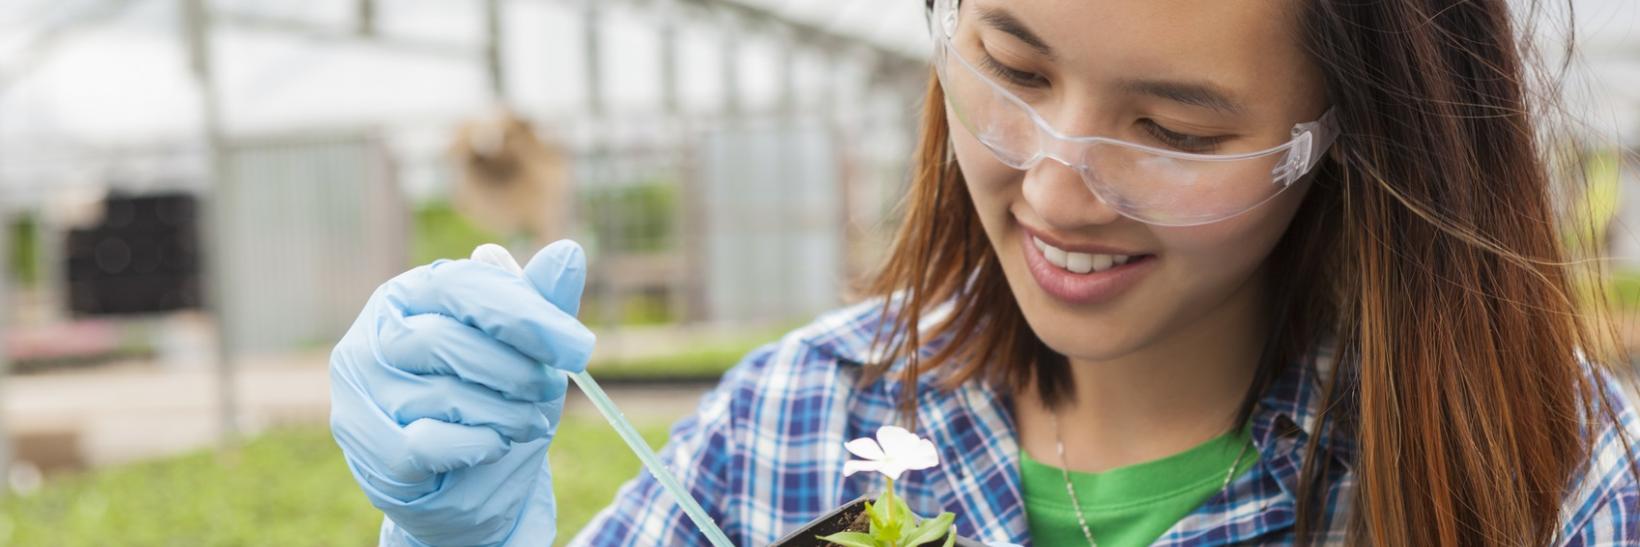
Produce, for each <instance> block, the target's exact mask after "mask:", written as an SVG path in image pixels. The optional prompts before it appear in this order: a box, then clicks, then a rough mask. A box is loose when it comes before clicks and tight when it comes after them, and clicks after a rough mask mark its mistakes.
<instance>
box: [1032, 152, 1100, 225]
mask: <svg viewBox="0 0 1640 547" xmlns="http://www.w3.org/2000/svg"><path fill="white" fill-rule="evenodd" d="M1023 192H1024V195H1025V202H1026V203H1028V204H1030V206H1031V210H1033V211H1035V212H1036V214H1037V215H1038V216H1039V217H1040V218H1041V219H1042V221H1043V222H1046V223H1048V224H1049V225H1050V226H1048V227H1049V228H1052V229H1059V230H1065V231H1074V230H1076V229H1078V228H1082V227H1085V226H1088V225H1090V224H1110V223H1112V222H1116V221H1117V220H1119V219H1121V218H1122V215H1121V214H1120V213H1117V212H1116V210H1115V209H1112V208H1111V207H1110V205H1107V204H1106V203H1105V202H1104V200H1101V199H1099V196H1096V195H1094V194H1093V192H1092V191H1089V190H1088V187H1087V185H1086V184H1085V183H1084V182H1083V181H1082V174H1081V173H1079V172H1077V170H1076V169H1075V168H1074V167H1071V166H1070V164H1068V163H1065V161H1064V160H1062V159H1059V158H1057V157H1051V156H1050V157H1045V158H1043V161H1040V162H1037V164H1036V165H1034V166H1032V167H1031V169H1030V170H1029V171H1026V172H1025V182H1024V189H1023Z"/></svg>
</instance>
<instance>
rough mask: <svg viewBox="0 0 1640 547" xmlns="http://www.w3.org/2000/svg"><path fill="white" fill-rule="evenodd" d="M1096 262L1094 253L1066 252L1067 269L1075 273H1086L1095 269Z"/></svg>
mask: <svg viewBox="0 0 1640 547" xmlns="http://www.w3.org/2000/svg"><path fill="white" fill-rule="evenodd" d="M1096 262H1097V261H1095V260H1094V258H1093V255H1090V254H1088V253H1065V269H1067V270H1070V271H1072V272H1075V273H1079V274H1084V273H1088V272H1091V271H1093V268H1094V264H1095V263H1096Z"/></svg>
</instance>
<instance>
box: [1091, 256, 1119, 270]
mask: <svg viewBox="0 0 1640 547" xmlns="http://www.w3.org/2000/svg"><path fill="white" fill-rule="evenodd" d="M1091 258H1092V259H1093V269H1095V270H1098V271H1101V272H1102V271H1105V270H1109V269H1110V265H1111V263H1112V262H1115V260H1116V259H1115V258H1113V257H1111V255H1093V256H1092V257H1091Z"/></svg>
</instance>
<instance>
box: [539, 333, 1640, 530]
mask: <svg viewBox="0 0 1640 547" xmlns="http://www.w3.org/2000/svg"><path fill="white" fill-rule="evenodd" d="M880 309H881V304H880V301H878V302H866V303H862V304H859V305H855V306H853V307H850V308H845V309H842V310H839V311H835V312H832V313H830V314H827V315H824V316H822V317H821V318H820V319H818V320H816V321H815V322H814V323H812V324H810V325H808V326H805V327H803V328H800V329H798V330H796V331H793V332H791V333H790V334H788V335H786V336H785V337H783V338H782V339H781V340H779V341H778V342H775V343H772V344H770V345H767V346H764V347H762V348H760V349H758V350H756V351H754V352H752V353H751V354H749V355H747V356H746V358H745V359H744V360H742V362H741V363H739V364H738V365H736V366H735V367H734V368H733V369H732V370H730V371H729V373H728V374H726V375H725V376H724V377H723V380H722V382H721V383H720V385H719V386H718V387H717V388H716V389H715V390H713V391H712V392H710V393H709V394H708V395H706V397H705V398H704V399H703V400H702V401H701V403H700V406H699V408H698V409H697V411H696V413H695V414H694V415H693V416H689V417H686V418H684V419H683V420H682V421H680V422H679V423H677V425H676V426H674V427H673V428H672V432H671V440H670V441H669V442H668V443H667V445H666V446H665V448H664V449H662V451H661V458H662V459H663V460H664V461H665V462H667V464H668V466H669V467H670V468H671V469H672V470H673V471H674V473H676V474H677V476H678V479H679V480H680V481H682V483H683V484H684V485H685V486H686V487H687V488H689V489H690V490H691V492H692V493H693V495H694V497H695V499H697V500H699V501H700V502H701V504H702V505H703V506H704V507H705V509H706V510H707V511H708V512H709V513H710V514H711V516H712V518H713V520H715V521H716V522H717V523H718V525H719V526H720V527H721V528H722V529H723V531H724V532H725V533H726V534H728V536H729V538H730V540H731V541H733V542H734V543H735V544H736V545H741V546H762V545H768V544H770V543H773V542H774V541H776V540H778V539H779V538H780V537H781V536H783V535H784V534H785V533H787V532H789V531H791V530H793V529H796V528H797V527H800V526H802V525H804V524H805V523H807V522H809V521H810V520H812V519H814V518H815V517H817V516H819V515H821V514H822V513H824V512H826V511H828V510H830V509H832V508H833V507H836V506H837V505H839V504H841V503H843V502H847V501H849V500H852V499H854V498H857V497H859V496H861V495H864V494H867V493H875V492H877V491H878V490H880V489H881V487H882V481H881V479H880V478H879V477H877V475H875V474H871V473H861V474H856V475H855V476H852V477H844V476H843V472H842V471H843V462H845V461H847V460H848V459H849V455H848V453H847V452H846V451H845V450H844V449H843V443H844V442H846V441H848V440H850V439H854V438H858V437H866V436H871V435H873V434H874V432H875V431H876V429H877V428H878V427H879V426H882V425H886V424H902V425H903V424H904V421H903V420H899V419H898V418H900V417H899V416H897V414H898V412H897V410H896V404H895V403H896V401H898V400H899V395H900V393H901V390H903V389H912V388H911V387H908V386H906V385H905V383H904V382H901V381H898V380H896V378H897V375H896V374H892V373H891V374H888V375H886V376H885V377H884V379H882V380H879V381H877V382H874V383H872V384H870V385H868V386H864V387H860V386H857V385H856V384H857V382H856V379H857V378H858V377H859V376H860V374H861V370H862V363H866V362H873V361H874V359H872V357H873V356H872V355H870V351H871V349H872V348H871V343H872V337H873V335H874V334H876V333H877V331H878V329H879V327H880V326H881V321H880V318H879V311H880ZM939 343H943V342H942V341H939V340H936V341H934V342H932V343H930V344H928V345H927V347H925V351H929V350H931V349H932V348H933V347H935V346H937V345H938V344H939ZM1330 362H1331V356H1330V355H1325V354H1316V355H1311V356H1309V357H1307V358H1306V359H1305V362H1303V363H1300V364H1299V365H1300V366H1289V367H1286V372H1285V373H1283V374H1282V375H1281V376H1279V377H1278V378H1277V379H1276V381H1275V383H1274V384H1273V385H1272V386H1271V387H1270V388H1269V389H1268V390H1267V391H1266V392H1265V394H1264V395H1263V396H1262V398H1261V400H1260V404H1259V405H1258V407H1257V409H1256V410H1255V412H1254V414H1253V417H1252V438H1253V441H1254V444H1255V446H1256V447H1257V449H1258V451H1259V454H1260V457H1259V459H1258V461H1257V463H1256V465H1255V466H1254V467H1253V468H1252V469H1250V470H1249V471H1247V472H1245V473H1243V474H1242V475H1240V476H1239V477H1237V479H1236V480H1235V481H1234V482H1232V483H1231V485H1230V486H1229V487H1228V488H1227V489H1226V490H1225V491H1222V492H1219V493H1218V494H1216V495H1215V496H1214V497H1213V498H1211V499H1209V500H1208V501H1207V502H1205V503H1204V504H1203V505H1202V506H1201V507H1199V508H1197V509H1196V510H1195V512H1193V513H1191V514H1190V515H1188V516H1186V517H1185V518H1184V519H1183V520H1180V521H1179V522H1178V523H1176V524H1175V525H1174V526H1173V528H1172V529H1170V530H1168V531H1167V532H1166V533H1165V534H1164V535H1163V536H1162V537H1161V538H1160V539H1159V540H1158V541H1157V543H1156V545H1166V546H1184V545H1192V546H1195V545H1225V544H1260V545H1269V544H1274V545H1283V544H1291V543H1292V542H1293V540H1294V538H1293V537H1292V534H1293V532H1294V531H1293V525H1294V522H1295V518H1296V512H1295V506H1296V503H1297V502H1296V499H1295V496H1297V491H1298V482H1299V472H1300V470H1301V468H1302V466H1303V459H1304V456H1305V454H1304V446H1305V443H1306V442H1307V440H1308V438H1309V436H1310V435H1313V434H1315V425H1316V423H1315V422H1316V417H1317V411H1318V410H1319V409H1318V408H1317V407H1318V405H1319V401H1318V399H1319V397H1320V388H1319V386H1318V384H1317V382H1318V381H1319V380H1318V378H1321V377H1323V375H1324V374H1327V370H1328V369H1329V368H1330ZM902 364H903V363H898V364H895V365H893V366H895V367H898V366H900V365H902ZM923 376H924V378H922V379H921V380H919V381H918V383H917V385H916V386H915V387H914V389H916V390H917V401H918V402H917V407H918V410H917V412H918V413H919V416H918V417H917V418H918V424H919V431H917V433H918V434H920V435H922V436H923V437H925V438H929V439H932V440H933V442H934V444H935V445H936V446H938V447H939V450H940V465H939V466H937V467H934V468H931V469H928V470H923V471H912V472H909V473H908V474H907V475H905V476H902V477H901V479H900V480H899V481H896V484H897V490H898V493H899V494H901V495H902V496H903V497H904V498H905V500H907V502H908V503H909V504H910V506H911V507H912V508H913V509H914V510H916V511H917V512H918V513H919V514H924V515H932V514H937V513H939V512H941V511H951V512H954V513H956V514H957V522H956V527H957V530H958V532H959V533H960V534H962V535H963V536H966V537H970V538H974V539H978V540H980V541H983V542H987V543H991V542H1011V543H1017V544H1020V545H1026V546H1029V545H1031V540H1030V536H1029V531H1028V530H1027V526H1026V518H1025V504H1024V502H1023V501H1022V499H1021V497H1020V485H1019V460H1018V457H1019V445H1018V444H1017V440H1016V434H1015V430H1014V421H1013V418H1012V415H1011V410H1010V409H1011V404H1010V402H1009V400H1008V398H1007V397H1006V395H1005V394H1003V393H999V392H997V391H995V390H993V389H991V388H990V387H989V386H987V385H986V384H985V383H983V382H979V381H971V382H966V383H964V384H963V385H962V386H960V387H959V388H957V389H955V390H954V391H950V392H945V391H941V390H939V389H937V388H936V387H935V385H934V384H935V382H936V381H937V378H936V377H935V376H934V373H929V374H924V375H923ZM1607 385H1608V389H1609V392H1610V393H1612V394H1613V395H1615V396H1614V397H1613V400H1614V401H1616V402H1617V404H1619V405H1621V407H1620V408H1619V409H1618V410H1619V411H1620V415H1621V418H1622V424H1623V427H1625V428H1627V430H1628V431H1629V432H1630V433H1629V434H1630V436H1631V438H1640V435H1637V434H1636V433H1635V432H1636V431H1637V429H1640V428H1637V427H1636V426H1635V412H1634V409H1633V408H1632V407H1631V404H1630V399H1629V398H1628V396H1626V395H1624V392H1623V391H1622V390H1620V389H1617V388H1615V387H1613V386H1612V385H1611V384H1607ZM1337 429H1338V428H1333V427H1328V428H1326V430H1327V431H1326V432H1323V435H1324V436H1323V438H1322V439H1320V440H1319V441H1318V442H1319V446H1320V449H1321V450H1320V454H1322V455H1324V457H1329V458H1334V459H1335V460H1336V461H1335V462H1333V463H1335V464H1337V465H1330V466H1328V468H1329V469H1330V472H1329V474H1328V475H1327V476H1326V477H1324V479H1323V484H1325V490H1324V493H1323V494H1322V495H1321V497H1322V499H1323V500H1324V501H1325V507H1324V508H1323V509H1324V510H1323V511H1322V520H1321V522H1322V525H1323V526H1322V527H1323V529H1324V530H1325V531H1326V534H1327V536H1326V537H1327V538H1328V540H1329V541H1328V543H1335V542H1342V541H1343V538H1344V533H1345V526H1346V523H1347V522H1348V521H1349V516H1348V513H1349V511H1350V500H1351V492H1352V490H1353V489H1354V487H1355V483H1356V479H1355V474H1354V473H1353V471H1352V470H1351V469H1350V466H1351V464H1352V461H1353V456H1354V451H1355V445H1354V440H1353V439H1352V438H1349V437H1347V436H1346V435H1343V434H1330V432H1333V431H1336V430H1337ZM1594 434H1595V435H1596V436H1597V438H1596V441H1595V444H1594V448H1593V452H1592V457H1591V458H1590V461H1589V462H1588V463H1586V464H1584V467H1583V470H1582V471H1581V472H1580V473H1579V474H1578V477H1577V479H1576V480H1574V481H1573V483H1574V484H1572V485H1571V489H1570V490H1569V492H1570V493H1569V494H1568V496H1567V497H1566V498H1565V502H1564V504H1563V507H1562V526H1561V530H1560V537H1561V538H1562V544H1563V545H1569V546H1584V545H1640V522H1636V519H1637V517H1636V515H1637V511H1636V505H1637V503H1640V489H1637V485H1636V482H1635V480H1634V479H1633V478H1632V477H1631V476H1630V475H1629V474H1628V473H1627V472H1626V469H1627V467H1626V459H1625V458H1624V454H1623V450H1622V446H1621V443H1620V442H1618V441H1617V437H1616V426H1613V425H1610V424H1608V425H1606V426H1603V427H1600V428H1598V429H1597V430H1596V431H1595V432H1594ZM589 501H591V500H560V503H587V502H589ZM571 544H572V545H593V546H598V547H604V546H618V545H619V546H624V545H643V546H651V545H705V544H706V540H705V537H704V536H703V535H701V534H700V532H698V531H697V530H696V529H695V527H694V525H693V524H692V523H691V522H690V521H689V519H688V517H687V516H685V515H684V513H683V511H682V510H681V509H680V508H679V507H678V506H677V504H676V503H674V502H673V501H672V499H671V498H670V497H669V496H668V495H667V494H666V492H665V491H663V490H662V489H661V488H660V486H659V484H658V483H657V482H656V481H655V480H654V478H653V477H652V476H650V475H649V474H648V473H640V475H639V476H638V477H636V478H634V479H632V480H631V481H629V482H627V483H626V484H625V485H624V486H623V487H621V489H620V491H619V492H618V493H617V494H616V495H615V501H614V503H613V504H611V505H610V506H609V507H607V508H605V509H604V510H603V511H602V512H600V513H599V514H598V516H597V517H595V518H594V519H593V521H592V522H591V523H589V524H588V525H587V527H586V528H584V529H583V530H582V531H581V533H580V534H579V535H578V536H577V537H575V538H574V540H572V542H571Z"/></svg>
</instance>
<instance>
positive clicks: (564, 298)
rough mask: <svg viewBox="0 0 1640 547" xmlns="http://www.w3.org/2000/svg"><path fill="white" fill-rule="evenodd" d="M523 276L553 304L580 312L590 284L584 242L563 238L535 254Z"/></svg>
mask: <svg viewBox="0 0 1640 547" xmlns="http://www.w3.org/2000/svg"><path fill="white" fill-rule="evenodd" d="M524 277H526V278H528V279H529V280H530V284H531V285H534V286H535V290H537V291H540V292H541V295H542V296H545V297H546V298H547V301H548V302H551V303H552V305H554V306H558V309H560V310H564V313H567V314H569V315H579V314H580V310H581V293H582V291H583V290H585V289H586V284H587V257H586V253H584V252H582V251H581V245H580V244H578V243H576V242H574V241H571V240H568V239H560V240H558V241H554V242H553V243H552V244H551V245H548V246H547V247H546V248H544V249H541V250H540V251H539V252H537V253H535V257H533V258H531V259H530V263H529V264H528V265H526V266H525V267H524Z"/></svg>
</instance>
